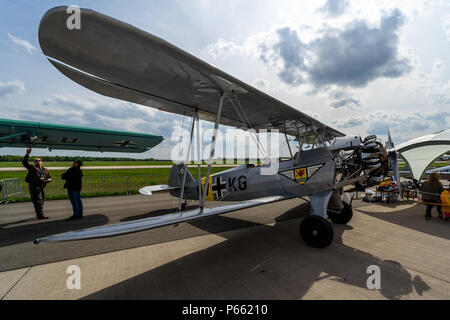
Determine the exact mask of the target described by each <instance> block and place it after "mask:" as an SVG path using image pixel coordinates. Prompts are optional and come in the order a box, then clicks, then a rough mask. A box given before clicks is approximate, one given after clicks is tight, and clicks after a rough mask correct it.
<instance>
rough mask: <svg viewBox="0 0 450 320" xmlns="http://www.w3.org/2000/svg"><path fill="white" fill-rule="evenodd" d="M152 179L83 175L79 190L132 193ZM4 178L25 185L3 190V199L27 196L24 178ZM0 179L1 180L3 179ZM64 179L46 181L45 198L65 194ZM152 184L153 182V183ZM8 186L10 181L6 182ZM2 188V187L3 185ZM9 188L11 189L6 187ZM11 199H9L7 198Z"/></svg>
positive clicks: (95, 192)
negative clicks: (10, 191) (16, 188)
mask: <svg viewBox="0 0 450 320" xmlns="http://www.w3.org/2000/svg"><path fill="white" fill-rule="evenodd" d="M152 178H153V179H154V176H153V177H152V175H134V176H85V177H83V187H82V190H81V194H82V196H83V195H97V194H98V195H102V194H127V195H130V194H132V193H136V192H137V191H138V190H139V189H140V188H142V187H145V186H148V185H151V184H152V181H151V179H152ZM5 180H14V181H15V182H16V183H18V185H19V188H20V184H22V185H24V186H26V187H25V188H23V191H22V190H21V191H20V193H14V194H11V193H9V191H8V193H7V197H5V193H4V191H3V201H5V200H8V199H9V198H10V197H11V196H13V195H15V196H19V195H20V196H21V197H29V196H30V191H29V189H28V184H27V183H26V182H25V180H20V179H18V178H14V179H5ZM5 180H1V181H5ZM64 183H65V180H62V179H61V178H54V179H53V181H52V182H50V183H48V184H47V186H46V188H45V196H46V198H47V197H49V196H62V195H67V189H64ZM153 184H154V183H153ZM6 185H7V186H8V187H9V186H10V183H7V184H6ZM3 189H4V187H3ZM7 190H11V189H9V188H8V189H7ZM8 201H11V200H8Z"/></svg>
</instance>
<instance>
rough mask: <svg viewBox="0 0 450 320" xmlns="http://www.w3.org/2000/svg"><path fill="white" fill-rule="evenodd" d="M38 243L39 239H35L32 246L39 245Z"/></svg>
mask: <svg viewBox="0 0 450 320" xmlns="http://www.w3.org/2000/svg"><path fill="white" fill-rule="evenodd" d="M40 242H41V240H40V239H36V240H34V241H33V243H34V244H39V243H40Z"/></svg>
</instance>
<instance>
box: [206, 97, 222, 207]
mask: <svg viewBox="0 0 450 320" xmlns="http://www.w3.org/2000/svg"><path fill="white" fill-rule="evenodd" d="M224 98H225V95H224V93H223V92H222V93H221V94H220V102H219V109H218V110H217V116H216V122H215V124H214V133H213V136H212V139H211V149H210V152H209V159H208V169H207V170H206V179H205V189H204V190H203V196H202V198H201V200H200V211H203V207H204V206H205V199H206V192H208V182H209V175H210V173H211V165H212V158H213V157H214V152H215V151H216V137H217V130H218V129H219V123H220V115H221V114H222V106H223V99H224Z"/></svg>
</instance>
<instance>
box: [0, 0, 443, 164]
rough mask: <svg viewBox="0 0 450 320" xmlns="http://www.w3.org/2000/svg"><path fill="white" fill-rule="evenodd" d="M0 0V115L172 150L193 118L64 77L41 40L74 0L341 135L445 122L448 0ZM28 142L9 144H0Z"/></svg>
mask: <svg viewBox="0 0 450 320" xmlns="http://www.w3.org/2000/svg"><path fill="white" fill-rule="evenodd" d="M0 5H1V9H2V10H1V11H0V30H1V31H0V49H1V50H0V118H7V119H18V120H30V121H42V122H49V123H60V124H69V125H81V126H88V127H98V128H108V129H117V130H130V131H139V132H148V133H154V134H160V135H163V136H164V137H165V138H166V141H165V142H163V143H162V144H161V145H160V146H158V147H156V148H154V149H153V150H151V151H149V152H146V153H144V154H143V155H141V157H156V158H168V157H170V149H171V147H172V146H173V144H174V142H171V141H170V137H171V135H172V133H173V131H174V129H175V128H176V127H180V126H183V125H184V126H185V127H187V126H188V124H189V119H184V118H183V117H182V116H177V115H169V114H167V113H163V112H160V111H156V110H153V109H150V108H147V107H143V106H137V105H134V104H131V103H127V102H123V101H119V100H114V99H110V98H106V97H103V96H101V95H98V94H96V93H93V92H91V91H89V90H87V89H85V88H83V87H81V86H79V85H77V84H76V83H74V82H72V81H71V80H69V79H67V78H65V77H64V76H63V75H62V74H61V73H59V72H58V71H57V70H56V69H55V68H53V67H52V66H51V65H50V63H49V62H48V61H47V60H46V58H45V56H44V55H43V54H42V51H41V49H40V47H39V42H38V34H37V32H38V26H39V22H40V19H41V17H42V16H43V15H44V13H45V12H46V11H47V10H48V9H50V8H52V7H54V6H57V5H78V6H80V7H84V8H90V9H93V10H96V11H99V12H101V13H104V14H107V15H110V16H112V17H115V18H117V19H119V20H122V21H125V22H127V23H130V24H133V25H135V26H137V27H139V28H141V29H143V30H145V31H147V32H150V33H153V34H155V35H156V36H158V37H161V38H163V39H165V40H167V41H169V42H171V43H173V44H174V45H176V46H178V47H180V48H182V49H183V50H185V51H187V52H189V53H191V54H194V55H195V56H197V57H199V58H201V59H203V60H205V61H206V62H208V63H210V64H212V65H214V66H216V67H218V68H220V69H222V70H224V71H225V72H227V73H229V74H231V75H232V76H234V77H236V78H238V79H241V80H243V81H245V82H247V83H249V84H250V85H253V86H255V87H257V88H258V89H260V90H262V91H264V92H266V93H268V94H269V95H272V96H274V97H275V98H277V99H279V100H281V101H283V102H285V103H287V104H289V105H291V106H292V107H294V108H297V109H299V110H301V111H303V112H305V113H308V114H310V115H312V116H313V117H315V118H317V119H318V120H319V121H322V122H323V123H325V124H327V125H329V126H332V127H334V128H336V129H338V130H339V131H341V132H344V133H346V134H361V135H362V136H366V135H369V134H376V135H379V136H381V137H382V138H385V135H386V126H387V125H389V127H390V130H391V133H392V136H393V139H394V142H396V143H397V144H398V143H400V142H403V141H406V140H409V139H411V138H415V137H418V136H421V135H424V134H429V133H433V132H436V131H438V130H441V129H445V128H449V127H450V1H444V0H436V1H430V0H428V1H412V0H408V1H395V0H390V1H382V0H376V1H375V0H374V1H351V0H334V1H332V0H322V1H292V0H286V1H283V0H276V1H261V0H227V1H223V2H218V1H213V0H209V1H208V0H190V1H181V0H179V1H178V0H174V1H170V0H168V1H164V2H163V1H153V0H151V1H149V0H142V1H138V0H134V1H133V0H130V1H119V0H108V1H106V0H104V1H103V0H96V1H78V2H76V1H74V2H70V3H66V2H60V1H44V0H40V1H32V0H28V1H25V0H14V1H12V0H0ZM23 151H24V150H21V149H6V148H5V149H0V154H22V153H23ZM38 153H39V154H41V155H44V154H48V151H40V152H38ZM51 154H53V155H55V154H66V153H64V152H55V151H54V152H52V153H51ZM71 154H80V153H76V152H71ZM95 155H99V154H95ZM104 155H109V154H104ZM122 156H123V154H122Z"/></svg>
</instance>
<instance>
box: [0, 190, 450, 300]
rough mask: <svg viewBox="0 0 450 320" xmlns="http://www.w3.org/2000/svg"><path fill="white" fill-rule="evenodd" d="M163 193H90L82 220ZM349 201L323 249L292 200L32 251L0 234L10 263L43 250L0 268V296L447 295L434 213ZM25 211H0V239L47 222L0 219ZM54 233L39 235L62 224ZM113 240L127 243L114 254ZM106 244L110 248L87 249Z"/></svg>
mask: <svg viewBox="0 0 450 320" xmlns="http://www.w3.org/2000/svg"><path fill="white" fill-rule="evenodd" d="M164 197H166V196H165V195H164V196H161V198H152V200H149V198H145V197H141V196H132V197H113V198H107V199H105V198H99V199H92V201H86V207H87V208H89V210H90V211H89V212H90V213H89V214H88V215H87V216H86V218H88V217H89V216H96V215H103V216H104V217H106V218H102V219H104V220H103V221H101V219H100V218H98V219H100V220H95V219H94V220H92V221H97V224H104V223H114V222H117V220H119V221H120V220H126V219H134V218H139V217H143V216H146V215H147V216H148V215H149V214H152V213H151V212H150V213H149V212H148V208H149V207H150V209H152V208H153V207H152V206H153V205H154V206H155V207H156V206H159V207H160V209H159V210H164V209H166V210H167V208H168V207H176V204H173V203H172V205H171V203H170V201H171V200H170V199H168V198H164ZM87 200H91V199H87ZM108 200H109V201H108ZM108 204H109V205H108ZM164 204H165V205H164ZM46 205H47V208H48V209H49V210H50V212H49V215H50V216H51V217H52V220H54V222H58V221H59V220H58V219H62V218H63V216H64V217H65V216H67V215H68V214H69V213H70V211H69V209H70V208H69V207H68V206H65V204H64V201H53V202H49V203H47V204H46ZM145 207H147V211H146V210H145V209H144V208H145ZM354 207H355V210H354V218H353V219H352V220H351V221H350V223H349V224H348V225H346V226H342V225H333V226H334V231H335V236H334V241H333V243H332V244H331V245H330V246H329V247H328V248H326V249H323V250H318V249H314V248H311V247H308V246H307V245H305V244H304V242H303V241H302V239H301V238H300V237H299V234H298V224H299V222H300V221H301V219H302V216H304V215H305V214H307V211H308V206H307V205H306V204H305V203H303V201H302V200H300V199H293V200H289V201H283V202H279V203H276V204H271V205H265V206H261V207H257V208H252V209H246V210H241V211H237V212H233V213H229V214H226V215H223V216H220V217H216V220H214V221H212V222H206V221H208V220H210V219H205V220H202V221H205V222H202V223H203V224H202V223H200V224H198V223H197V224H196V223H191V224H189V223H183V224H180V225H179V226H178V227H173V226H171V227H164V228H160V229H155V230H149V231H144V232H140V233H136V234H133V235H124V236H119V237H112V238H106V239H96V240H87V241H76V242H67V243H58V244H40V245H38V246H35V245H32V244H31V242H30V241H28V240H31V239H27V241H26V242H21V241H22V240H23V238H22V240H18V241H16V242H14V240H12V239H10V240H9V241H10V242H6V243H5V241H8V239H5V238H3V237H2V238H0V261H3V259H4V257H6V255H4V252H5V251H6V250H9V248H11V249H12V251H11V253H9V256H8V257H9V258H10V259H12V255H13V254H15V255H16V256H21V255H22V254H25V256H27V257H28V258H29V259H30V260H29V261H30V262H33V261H35V260H33V259H36V256H39V255H43V257H42V258H41V261H42V262H43V263H42V264H32V265H29V266H26V267H21V268H12V269H10V270H8V271H4V272H0V298H2V299H450V272H449V271H450V267H449V266H450V250H449V249H450V241H449V239H450V223H446V222H444V221H442V220H439V219H437V218H436V212H433V215H434V216H433V219H432V220H431V221H425V220H424V218H423V211H424V208H423V207H422V206H420V205H417V204H415V203H412V202H408V201H404V202H400V203H398V204H395V205H379V204H378V205H368V204H366V203H363V202H361V201H359V200H357V201H355V202H354ZM4 208H8V210H7V211H5V210H4ZM51 208H54V209H55V210H56V211H52V209H51ZM161 208H164V209H161ZM15 210H16V211H15ZM27 210H28V211H27ZM57 210H59V211H57ZM96 210H98V211H96ZM30 212H31V211H30V208H28V209H27V208H26V206H25V204H16V205H12V206H6V207H0V224H2V225H3V226H5V229H3V230H0V234H1V233H3V232H5V231H8V229H11V228H12V229H13V230H14V228H17V227H21V228H22V229H20V228H19V229H15V231H16V232H17V234H16V235H17V236H18V237H19V239H20V237H23V235H21V234H19V233H24V232H25V231H24V230H26V228H25V226H28V228H30V230H35V229H36V228H37V226H41V225H42V227H43V226H44V225H45V224H46V223H50V222H41V221H23V222H18V223H17V224H9V225H8V223H7V221H8V220H9V221H10V222H9V223H11V222H13V221H17V220H18V219H22V220H26V219H24V218H31V217H32V215H31V214H30ZM87 212H88V211H87ZM100 212H103V213H102V214H100ZM119 212H122V215H126V216H127V217H128V218H124V217H123V216H122V215H121V214H119ZM125 212H126V213H125ZM153 214H154V212H153ZM96 219H97V218H96ZM92 221H91V222H92ZM98 221H100V223H98ZM60 222H61V223H62V222H63V221H62V220H61V221H60ZM94 224H95V223H94ZM222 226H226V228H223V227H222ZM49 227H50V226H49ZM73 227H78V226H73ZM53 228H54V229H52V230H50V229H48V231H55V230H59V229H61V228H62V226H61V225H53ZM10 238H13V236H12V235H11V234H10ZM29 238H31V237H29ZM132 239H135V240H132ZM136 239H141V240H139V241H141V242H140V243H135V242H133V241H136ZM120 243H122V244H124V243H125V244H126V243H128V244H129V245H130V247H128V248H124V249H119V250H116V249H117V248H119V247H120V245H119V244H120ZM51 246H53V247H51ZM49 247H51V248H49ZM76 248H78V249H76ZM105 248H106V249H108V250H109V249H112V250H113V251H111V252H104V253H98V252H101V251H102V250H105ZM49 249H51V250H50V251H47V250H49ZM32 250H35V252H36V253H38V254H37V255H36V256H34V255H33V254H32V253H30V252H32ZM41 250H42V251H41ZM77 250H78V251H77ZM54 251H56V252H57V253H58V252H59V254H55V255H54V256H53V259H54V260H55V261H53V262H45V260H46V259H47V260H48V257H46V255H48V254H50V252H54ZM70 256H72V258H70ZM76 256H78V257H76ZM68 257H69V258H68ZM59 259H61V260H59ZM19 260H20V259H18V260H16V265H18V264H17V263H18V262H20V261H19ZM25 260H26V259H25ZM21 261H22V262H23V259H22V260H21ZM1 263H2V264H3V262H1ZM72 265H76V266H78V267H79V268H80V270H81V278H80V280H81V281H80V283H81V289H73V290H70V289H68V288H67V280H68V277H69V276H70V275H69V274H67V273H66V271H67V269H68V267H69V266H72ZM369 266H378V267H379V268H380V271H381V289H379V290H369V289H368V288H367V279H368V278H369V276H370V274H368V273H367V268H368V267H369Z"/></svg>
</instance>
